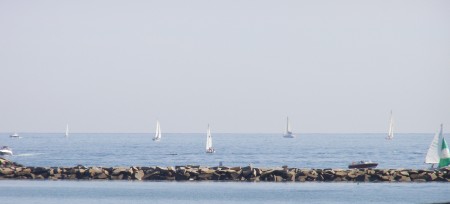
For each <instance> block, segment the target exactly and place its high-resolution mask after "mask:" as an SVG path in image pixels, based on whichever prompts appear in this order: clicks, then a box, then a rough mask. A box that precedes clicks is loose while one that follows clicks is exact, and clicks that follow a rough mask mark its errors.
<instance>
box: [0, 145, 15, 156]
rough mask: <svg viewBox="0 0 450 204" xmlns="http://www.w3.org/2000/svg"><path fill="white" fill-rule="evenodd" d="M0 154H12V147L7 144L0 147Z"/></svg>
mask: <svg viewBox="0 0 450 204" xmlns="http://www.w3.org/2000/svg"><path fill="white" fill-rule="evenodd" d="M0 155H13V152H12V149H11V148H9V147H8V146H3V147H2V148H0Z"/></svg>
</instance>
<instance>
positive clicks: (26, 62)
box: [0, 0, 450, 133]
mask: <svg viewBox="0 0 450 204" xmlns="http://www.w3.org/2000/svg"><path fill="white" fill-rule="evenodd" d="M449 11H450V1H356V0H355V1H312V0H311V1H297V0H295V1H294V0H293V1H256V0H255V1H209V0H205V1H195V0H194V1H109V0H102V1H100V0H94V1H87V0H86V1H56V0H54V1H45V0H43V1H31V0H30V1H21V0H15V1H6V0H0V95H1V100H0V132H12V131H19V132H63V131H64V129H65V125H66V123H67V122H68V123H69V124H70V127H71V131H72V132H154V129H155V120H156V119H159V120H160V121H161V128H162V130H163V132H204V131H205V129H206V125H207V123H210V124H211V127H212V130H213V132H243V133H246V132H249V133H252V132H257V133H277V132H280V133H281V132H282V131H283V128H284V125H285V124H284V123H285V117H286V116H287V115H289V117H290V118H291V122H292V126H293V130H294V132H300V133H302V132H324V133H327V132H329V133H333V132H338V133H342V132H349V133H352V132H385V131H387V129H388V119H389V111H390V110H391V109H392V110H393V111H394V116H395V121H396V131H397V132H434V131H437V129H438V127H439V124H440V123H444V124H447V126H444V128H445V127H448V128H447V129H448V130H450V90H449V88H450V80H449V79H450V23H449V22H450V12H449Z"/></svg>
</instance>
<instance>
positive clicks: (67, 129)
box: [65, 124, 69, 137]
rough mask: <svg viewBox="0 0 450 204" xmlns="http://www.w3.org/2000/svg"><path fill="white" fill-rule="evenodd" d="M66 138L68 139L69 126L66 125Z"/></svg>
mask: <svg viewBox="0 0 450 204" xmlns="http://www.w3.org/2000/svg"><path fill="white" fill-rule="evenodd" d="M65 136H66V137H69V124H67V125H66V134H65Z"/></svg>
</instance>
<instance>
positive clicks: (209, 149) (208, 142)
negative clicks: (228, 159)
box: [206, 124, 216, 153]
mask: <svg viewBox="0 0 450 204" xmlns="http://www.w3.org/2000/svg"><path fill="white" fill-rule="evenodd" d="M214 152H216V150H214V148H213V145H212V137H211V129H210V128H209V124H208V131H207V132H206V153H214Z"/></svg>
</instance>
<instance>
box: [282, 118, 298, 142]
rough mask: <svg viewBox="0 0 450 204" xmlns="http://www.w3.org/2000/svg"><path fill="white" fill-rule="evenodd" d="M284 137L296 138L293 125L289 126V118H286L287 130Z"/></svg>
mask: <svg viewBox="0 0 450 204" xmlns="http://www.w3.org/2000/svg"><path fill="white" fill-rule="evenodd" d="M283 137H286V138H294V137H295V136H294V135H293V134H292V130H291V124H289V117H287V118H286V130H285V132H284V135H283Z"/></svg>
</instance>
